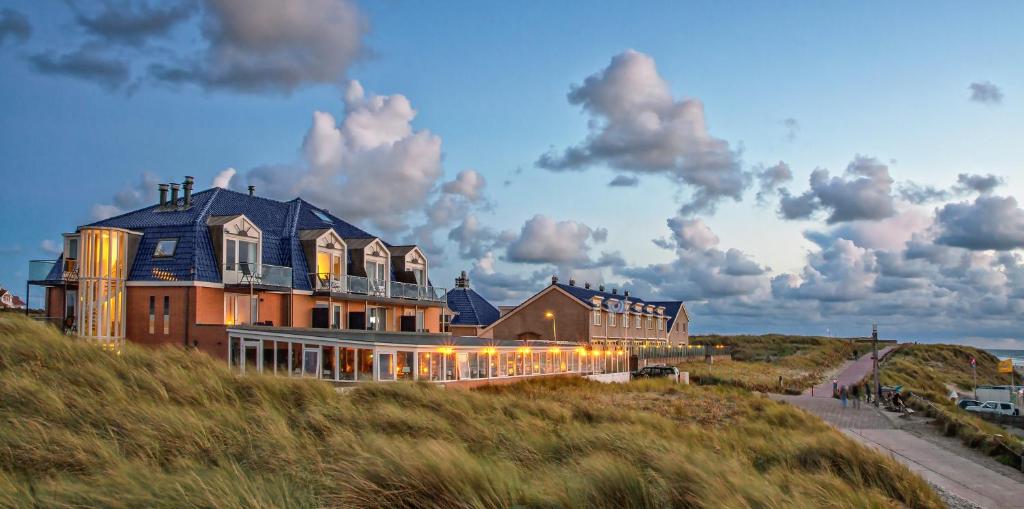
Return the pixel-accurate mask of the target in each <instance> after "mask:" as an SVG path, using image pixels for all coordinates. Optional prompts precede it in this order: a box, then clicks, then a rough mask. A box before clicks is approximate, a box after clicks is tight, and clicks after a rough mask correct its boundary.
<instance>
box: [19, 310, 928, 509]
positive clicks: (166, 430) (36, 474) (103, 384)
mask: <svg viewBox="0 0 1024 509" xmlns="http://www.w3.org/2000/svg"><path fill="white" fill-rule="evenodd" d="M511 506H519V507H598V508H613V507H614V508H620V507H670V506H672V507H780V508H781V507H921V508H931V507H941V502H940V501H939V500H938V498H937V497H936V495H935V494H934V493H933V492H932V491H931V490H930V489H929V488H928V487H927V485H926V484H925V483H924V482H923V481H922V480H921V479H920V478H918V477H916V476H914V475H913V474H911V473H910V472H909V471H907V470H906V469H905V468H904V467H902V466H901V465H899V464H897V463H896V462H894V461H892V460H891V459H889V458H886V457H883V456H881V455H879V454H877V453H875V452H873V451H869V450H867V449H865V448H862V447H860V446H858V445H856V444H855V443H853V442H851V441H850V440H848V439H846V438H845V437H844V436H842V435H841V434H839V433H837V432H835V431H834V430H832V429H831V428H830V427H829V426H827V425H825V424H824V423H822V422H821V421H819V420H817V419H816V418H813V417H811V416H809V415H806V414H803V413H801V412H798V411H796V410H794V409H792V408H789V407H788V406H786V405H783V404H779V403H775V402H772V401H770V400H768V399H766V398H761V397H757V396H753V395H750V394H748V393H746V392H745V391H740V390H735V389H727V388H718V387H714V388H708V387H686V386H676V385H671V384H669V383H667V382H666V381H660V380H659V381H647V382H640V383H632V384H623V385H603V384H598V383H594V382H588V381H585V380H582V379H557V380H536V381H532V382H527V383H520V384H516V385H512V386H502V387H490V388H486V389H482V390H477V391H459V390H444V389H441V388H439V387H436V386H433V385H429V384H421V383H391V384H368V385H366V386H362V387H360V388H358V389H356V390H354V391H352V392H350V393H347V394H344V395H342V394H338V393H337V392H335V390H334V389H333V388H332V387H330V386H329V385H327V384H325V383H322V382H315V381H309V380H294V379H287V378H275V377H272V376H245V377H240V376H236V375H234V374H232V373H231V372H229V370H228V369H227V368H226V367H225V366H224V365H223V364H222V363H221V362H218V361H215V360H213V359H210V358H209V357H206V356H205V355H203V354H200V353H195V352H188V351H184V350H180V349H177V348H167V349H162V350H149V349H143V348H138V347H134V346H132V345H128V347H127V348H126V349H125V350H124V351H123V352H122V353H121V354H120V355H115V354H112V353H109V352H105V351H102V350H100V349H97V348H95V347H92V346H89V345H87V344H85V343H82V342H78V341H74V340H70V339H68V338H66V337H63V336H60V335H59V334H56V333H55V331H52V330H50V329H48V328H46V327H45V326H42V325H37V324H33V323H29V322H27V321H25V320H21V319H7V318H5V319H2V320H0V507H114V508H122V507H123V508H127V507H155V508H161V507H207V508H218V509H229V508H241V507H310V508H312V507H410V508H412V507H417V508H419V507H422V508H448V507H465V508H476V507H480V508H482V507H511Z"/></svg>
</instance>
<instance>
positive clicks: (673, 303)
mask: <svg viewBox="0 0 1024 509" xmlns="http://www.w3.org/2000/svg"><path fill="white" fill-rule="evenodd" d="M648 304H654V305H655V306H664V307H665V316H667V317H668V323H667V324H666V325H665V328H666V329H668V330H672V324H673V323H675V321H676V317H677V316H679V310H680V309H682V311H683V316H684V317H685V319H686V321H690V313H689V312H687V311H686V306H684V305H683V303H682V301H678V300H663V301H656V302H648Z"/></svg>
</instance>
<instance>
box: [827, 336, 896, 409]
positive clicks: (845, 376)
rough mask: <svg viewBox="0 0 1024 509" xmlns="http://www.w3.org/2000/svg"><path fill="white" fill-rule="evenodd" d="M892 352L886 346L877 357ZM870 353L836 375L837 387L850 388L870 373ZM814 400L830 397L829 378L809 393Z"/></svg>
mask: <svg viewBox="0 0 1024 509" xmlns="http://www.w3.org/2000/svg"><path fill="white" fill-rule="evenodd" d="M891 350H892V347H891V346H887V347H885V348H883V349H881V350H879V351H878V357H879V358H880V359H884V358H885V356H886V355H887V354H888V353H889V352H890V351H891ZM871 366H872V363H871V353H868V354H867V355H864V356H863V357H861V358H860V359H857V360H855V361H853V362H851V363H849V364H848V365H846V366H845V369H844V370H843V371H842V372H841V373H839V374H838V375H836V378H838V379H839V386H840V387H842V386H844V385H845V386H847V387H849V386H851V385H853V384H855V383H859V382H860V381H861V380H863V379H864V377H866V376H868V374H869V373H871ZM811 394H814V397H816V398H831V397H832V379H831V378H829V379H828V380H825V381H824V382H822V383H820V384H818V385H815V386H814V389H813V390H812V391H811Z"/></svg>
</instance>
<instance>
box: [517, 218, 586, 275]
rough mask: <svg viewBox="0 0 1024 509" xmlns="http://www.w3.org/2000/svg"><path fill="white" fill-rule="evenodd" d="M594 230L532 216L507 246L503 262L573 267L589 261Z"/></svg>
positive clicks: (578, 224) (576, 224)
mask: <svg viewBox="0 0 1024 509" xmlns="http://www.w3.org/2000/svg"><path fill="white" fill-rule="evenodd" d="M593 233H594V230H593V229H592V228H591V227H589V226H587V225H585V224H583V223H579V222H576V221H555V220H554V219H551V218H550V217H547V216H544V215H540V214H538V215H535V216H533V218H532V219H529V220H527V221H526V223H524V224H523V228H522V231H520V233H519V238H517V239H516V240H515V241H513V242H512V243H511V244H510V245H509V246H508V254H507V258H508V260H509V261H512V262H520V263H550V264H555V265H559V264H562V265H564V264H573V263H582V262H586V261H588V260H589V258H590V256H589V251H590V244H589V243H588V242H589V241H590V240H591V238H592V236H593Z"/></svg>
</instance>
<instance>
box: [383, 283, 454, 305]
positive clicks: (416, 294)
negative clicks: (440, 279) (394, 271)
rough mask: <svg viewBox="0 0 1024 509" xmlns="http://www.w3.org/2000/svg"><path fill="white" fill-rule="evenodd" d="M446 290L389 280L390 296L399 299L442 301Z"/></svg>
mask: <svg viewBox="0 0 1024 509" xmlns="http://www.w3.org/2000/svg"><path fill="white" fill-rule="evenodd" d="M447 295H448V292H447V291H446V290H445V289H444V288H438V287H436V286H421V285H416V284H410V283H399V282H397V281H392V282H391V296H392V297H396V298H399V299H411V300H427V301H431V302H444V300H445V298H446V297H447Z"/></svg>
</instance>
